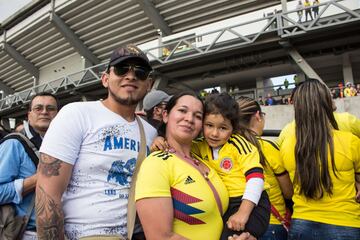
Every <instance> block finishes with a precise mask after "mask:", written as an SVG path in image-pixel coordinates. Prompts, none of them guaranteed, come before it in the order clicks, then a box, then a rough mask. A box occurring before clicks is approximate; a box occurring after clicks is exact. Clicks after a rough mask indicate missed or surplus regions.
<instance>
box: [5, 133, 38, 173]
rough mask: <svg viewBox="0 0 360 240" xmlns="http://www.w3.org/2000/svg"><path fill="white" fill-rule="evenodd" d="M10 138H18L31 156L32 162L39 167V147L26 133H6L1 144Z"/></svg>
mask: <svg viewBox="0 0 360 240" xmlns="http://www.w3.org/2000/svg"><path fill="white" fill-rule="evenodd" d="M8 139H16V140H18V141H19V142H20V143H21V144H22V145H23V147H24V149H25V151H26V153H27V154H28V156H29V157H30V158H31V160H32V162H33V163H34V164H35V167H36V168H37V165H38V163H39V157H40V153H39V149H37V148H36V147H35V145H34V143H32V142H31V141H30V140H29V139H28V138H27V137H26V136H25V135H23V134H21V133H10V134H8V135H6V136H5V137H4V138H3V139H1V140H0V144H2V143H3V142H4V141H6V140H8Z"/></svg>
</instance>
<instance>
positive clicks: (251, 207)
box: [192, 93, 270, 240]
mask: <svg viewBox="0 0 360 240" xmlns="http://www.w3.org/2000/svg"><path fill="white" fill-rule="evenodd" d="M204 114H205V117H204V125H203V134H204V139H202V140H199V141H195V142H194V144H193V150H192V151H193V153H194V154H195V155H199V156H201V157H202V159H205V160H207V161H208V163H209V165H210V166H212V167H213V168H214V169H215V170H216V171H217V172H218V174H219V175H220V177H221V179H222V180H223V182H224V184H225V186H226V187H227V189H228V192H229V196H230V200H229V208H228V210H227V212H226V213H225V214H224V216H223V220H224V229H223V233H222V236H221V239H222V240H227V239H228V237H229V236H232V235H233V234H239V233H241V232H243V231H246V232H249V233H250V234H251V235H253V236H254V237H256V238H259V237H261V236H262V235H263V234H264V232H265V231H266V229H267V227H268V224H269V218H270V203H269V198H268V196H267V193H266V191H263V188H264V176H263V167H262V165H261V163H260V158H259V152H258V150H257V148H256V147H254V146H253V145H252V144H251V143H249V142H248V141H247V140H246V139H245V138H244V137H243V136H241V135H240V134H238V133H237V130H238V123H239V106H238V104H237V102H236V101H235V100H234V99H233V98H232V97H231V96H229V95H228V94H227V93H221V94H211V95H209V96H208V97H207V98H206V100H205V113H204Z"/></svg>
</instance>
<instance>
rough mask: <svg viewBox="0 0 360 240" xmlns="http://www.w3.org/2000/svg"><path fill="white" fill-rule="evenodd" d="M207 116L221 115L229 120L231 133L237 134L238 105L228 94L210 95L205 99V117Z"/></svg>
mask: <svg viewBox="0 0 360 240" xmlns="http://www.w3.org/2000/svg"><path fill="white" fill-rule="evenodd" d="M208 114H221V116H222V117H223V118H224V119H229V120H230V122H231V126H232V127H233V132H237V130H238V125H239V105H238V104H237V102H236V101H235V99H234V98H232V97H231V96H230V95H229V94H228V93H212V94H210V95H208V96H207V97H206V98H205V116H206V115H208Z"/></svg>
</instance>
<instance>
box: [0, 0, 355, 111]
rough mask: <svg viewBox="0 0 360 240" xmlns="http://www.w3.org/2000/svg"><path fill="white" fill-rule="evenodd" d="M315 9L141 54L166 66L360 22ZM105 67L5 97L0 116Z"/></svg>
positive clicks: (93, 78) (94, 77)
mask: <svg viewBox="0 0 360 240" xmlns="http://www.w3.org/2000/svg"><path fill="white" fill-rule="evenodd" d="M318 7H319V9H320V11H319V15H318V16H317V17H315V18H314V19H313V20H312V21H308V22H298V16H297V14H296V12H297V11H298V9H296V10H293V11H288V12H285V13H274V15H272V16H265V17H263V18H260V19H256V20H252V21H248V22H245V23H239V24H236V25H233V26H230V27H225V28H221V29H218V30H214V31H211V32H208V33H204V34H199V35H192V36H191V37H187V38H181V39H178V40H176V41H170V42H167V43H165V44H160V45H158V46H155V47H152V48H148V49H146V50H144V52H145V53H146V54H147V56H148V57H149V59H150V61H158V62H159V63H161V64H166V63H170V62H175V61H179V60H183V59H189V58H193V57H196V56H200V55H206V54H211V53H214V52H218V51H223V50H226V49H232V48H235V47H241V46H248V45H251V44H253V43H255V42H256V41H259V39H260V38H261V36H265V35H269V34H270V35H275V36H279V37H281V38H288V37H294V36H297V35H302V34H307V33H310V32H313V31H316V30H318V29H320V28H321V29H323V28H325V27H332V26H336V25H340V24H348V23H351V22H355V21H360V14H359V13H358V12H357V11H359V9H357V10H356V11H354V10H351V9H349V8H347V7H345V6H344V5H343V4H341V3H339V2H338V1H329V2H326V3H322V4H319V5H318ZM310 8H313V6H312V7H307V8H303V10H305V9H310ZM334 8H336V9H338V10H341V11H340V13H339V12H337V13H336V14H335V15H334V13H332V12H331V11H333V10H334ZM329 11H330V12H329ZM184 46H185V47H184ZM164 49H166V51H164ZM159 53H160V54H159ZM106 65H107V63H102V64H99V65H96V66H92V67H90V68H86V69H84V70H82V71H79V72H77V73H73V74H69V75H66V76H64V77H62V78H59V79H56V80H53V81H50V82H47V83H43V84H40V85H38V86H35V87H32V88H30V89H27V90H24V91H21V92H17V93H15V94H13V95H8V96H6V97H5V98H3V99H1V100H0V113H1V112H3V111H5V110H8V109H10V108H11V107H12V106H14V105H18V104H25V103H27V102H29V101H30V99H31V97H32V96H33V95H34V94H35V93H37V92H41V91H46V92H51V93H53V94H56V93H58V92H60V91H63V90H68V89H70V88H74V89H77V88H81V87H83V86H87V85H91V84H93V83H95V82H98V81H100V76H101V74H102V72H103V71H104V70H105V68H106ZM255 95H257V93H256V94H255Z"/></svg>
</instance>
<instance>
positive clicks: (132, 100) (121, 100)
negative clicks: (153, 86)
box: [108, 88, 144, 106]
mask: <svg viewBox="0 0 360 240" xmlns="http://www.w3.org/2000/svg"><path fill="white" fill-rule="evenodd" d="M108 90H109V95H111V97H112V98H113V99H114V100H115V101H116V102H118V103H120V104H121V105H124V106H134V105H137V104H138V103H139V102H140V100H141V99H143V97H144V96H143V97H141V98H133V97H132V95H131V94H130V95H129V97H128V98H121V97H119V96H116V94H114V93H113V92H112V91H111V89H110V88H108Z"/></svg>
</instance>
